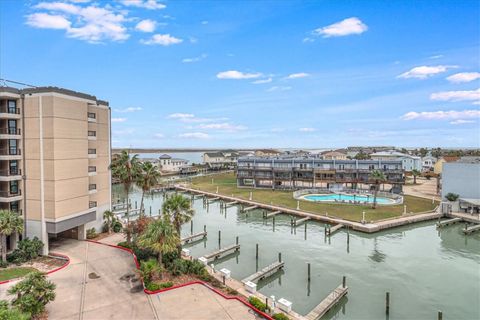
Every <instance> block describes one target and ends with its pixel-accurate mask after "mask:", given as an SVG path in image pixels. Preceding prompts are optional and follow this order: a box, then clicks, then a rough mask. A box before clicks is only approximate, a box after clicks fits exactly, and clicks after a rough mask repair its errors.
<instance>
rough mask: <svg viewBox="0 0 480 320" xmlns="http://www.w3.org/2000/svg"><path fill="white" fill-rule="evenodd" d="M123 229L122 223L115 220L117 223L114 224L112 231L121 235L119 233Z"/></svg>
mask: <svg viewBox="0 0 480 320" xmlns="http://www.w3.org/2000/svg"><path fill="white" fill-rule="evenodd" d="M122 228H123V226H122V223H121V222H120V221H118V220H115V221H114V222H113V223H112V230H113V232H115V233H119V232H121V231H122Z"/></svg>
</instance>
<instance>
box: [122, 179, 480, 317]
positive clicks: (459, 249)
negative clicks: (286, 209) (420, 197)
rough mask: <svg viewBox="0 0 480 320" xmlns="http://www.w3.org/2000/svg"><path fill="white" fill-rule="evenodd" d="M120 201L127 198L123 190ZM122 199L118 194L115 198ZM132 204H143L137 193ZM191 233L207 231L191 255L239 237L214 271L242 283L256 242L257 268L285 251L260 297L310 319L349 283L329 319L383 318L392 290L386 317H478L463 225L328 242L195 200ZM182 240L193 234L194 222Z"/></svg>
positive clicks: (479, 297) (477, 247)
mask: <svg viewBox="0 0 480 320" xmlns="http://www.w3.org/2000/svg"><path fill="white" fill-rule="evenodd" d="M114 190H115V191H116V193H114V194H116V195H118V196H119V197H122V195H121V194H122V191H121V189H120V188H119V186H115V188H114ZM116 197H117V196H114V199H115V198H116ZM132 199H133V200H135V199H137V200H138V205H140V201H139V199H140V193H134V194H133V196H132ZM161 202H162V195H161V194H158V195H156V196H155V197H154V198H147V199H146V208H147V213H148V212H149V206H152V211H153V212H158V209H159V208H160V207H161ZM193 206H194V208H195V211H196V214H195V217H194V233H195V232H200V231H202V230H203V225H206V226H207V232H208V239H207V240H206V241H200V242H197V243H195V244H193V245H189V246H187V247H188V248H189V249H190V250H191V252H192V254H193V256H194V257H200V256H202V255H203V254H206V253H209V252H211V251H214V250H216V249H218V231H219V230H221V233H222V239H221V246H227V245H230V244H233V243H234V242H235V236H239V238H240V245H241V250H240V252H239V253H238V254H236V255H231V256H229V257H226V258H222V259H220V260H218V261H216V262H214V263H215V268H216V269H217V270H218V269H221V268H224V267H225V268H227V269H229V270H231V271H232V276H233V277H234V278H235V279H239V280H241V279H243V278H245V277H247V276H249V275H250V274H252V273H254V272H255V271H256V267H257V266H256V259H255V244H256V243H258V244H259V247H260V249H259V260H258V268H259V269H261V268H262V267H264V266H266V265H268V264H270V263H272V262H273V261H276V259H278V252H281V253H282V260H284V261H285V269H284V271H283V272H282V273H278V274H276V275H274V276H272V277H270V278H268V279H266V281H262V282H260V283H259V284H258V288H259V291H260V292H262V293H263V294H265V295H267V296H270V295H275V297H276V298H277V299H278V298H281V297H283V298H286V299H287V300H290V301H292V302H293V309H294V310H295V311H297V312H298V313H300V314H307V313H308V312H309V311H310V310H311V309H313V308H314V307H315V306H316V305H317V304H318V303H319V302H320V301H321V300H322V299H323V298H325V297H326V296H327V295H328V294H329V293H330V291H331V290H332V289H334V288H335V287H336V286H338V285H339V284H340V283H341V280H342V276H343V275H345V276H346V277H347V285H348V286H349V293H348V296H347V298H344V299H343V300H342V302H341V303H340V304H339V305H338V306H337V307H336V308H335V309H332V310H331V311H330V313H328V314H327V315H326V316H325V317H324V319H386V316H385V312H384V310H385V309H384V307H385V305H384V304H385V292H387V291H389V292H390V297H391V307H390V317H389V319H436V317H437V311H438V310H442V311H443V318H444V319H480V293H479V292H480V233H476V234H472V235H470V236H464V235H463V233H462V232H461V228H462V225H455V226H450V227H446V228H444V229H442V230H441V231H440V232H439V231H437V230H436V228H435V225H434V223H433V222H427V223H420V224H416V225H414V226H408V227H400V228H395V229H392V230H389V231H384V232H379V233H376V234H373V235H368V234H363V233H358V232H350V245H349V246H347V241H346V239H347V233H346V232H345V231H339V232H337V233H336V234H334V235H333V236H332V237H331V238H330V239H328V238H327V239H326V238H325V236H324V227H323V225H322V224H320V223H312V222H310V223H308V225H307V232H306V233H305V228H304V226H299V227H298V228H297V230H296V231H293V230H292V229H291V227H290V218H289V217H288V216H286V215H279V216H276V219H275V220H276V221H275V222H276V223H275V227H274V226H273V222H272V219H269V220H268V221H264V220H263V218H262V215H261V212H260V211H252V212H249V213H248V215H246V214H242V213H238V209H237V208H236V207H232V208H229V209H228V211H227V214H226V215H224V214H221V213H220V207H219V204H218V203H215V204H211V205H210V207H209V209H208V210H206V209H204V208H203V202H202V200H201V199H198V200H195V202H194V205H193ZM182 232H183V235H187V234H189V233H190V224H187V225H185V226H184V228H183V230H182ZM307 262H309V263H310V264H311V272H312V273H311V282H310V285H308V282H307Z"/></svg>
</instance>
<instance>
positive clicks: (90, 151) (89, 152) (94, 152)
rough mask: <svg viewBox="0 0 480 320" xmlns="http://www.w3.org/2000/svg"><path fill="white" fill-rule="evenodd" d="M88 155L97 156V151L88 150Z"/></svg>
mask: <svg viewBox="0 0 480 320" xmlns="http://www.w3.org/2000/svg"><path fill="white" fill-rule="evenodd" d="M88 154H97V149H88Z"/></svg>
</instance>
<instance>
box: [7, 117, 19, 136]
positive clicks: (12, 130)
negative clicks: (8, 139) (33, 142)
mask: <svg viewBox="0 0 480 320" xmlns="http://www.w3.org/2000/svg"><path fill="white" fill-rule="evenodd" d="M8 134H17V120H11V119H10V120H8Z"/></svg>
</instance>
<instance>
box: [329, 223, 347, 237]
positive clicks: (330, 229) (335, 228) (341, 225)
mask: <svg viewBox="0 0 480 320" xmlns="http://www.w3.org/2000/svg"><path fill="white" fill-rule="evenodd" d="M343 227H344V225H343V224H340V223H339V224H337V225H334V226H333V227H331V228H328V229H326V230H325V233H326V234H327V236H331V235H332V234H334V233H335V232H337V231H338V230H340V229H342V228H343Z"/></svg>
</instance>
